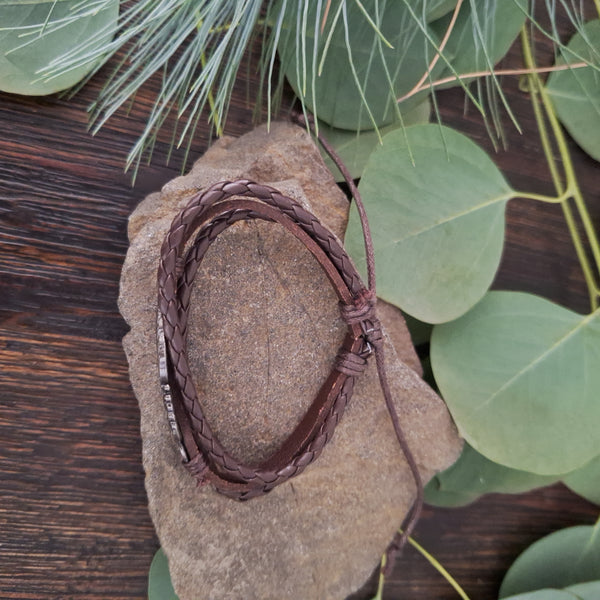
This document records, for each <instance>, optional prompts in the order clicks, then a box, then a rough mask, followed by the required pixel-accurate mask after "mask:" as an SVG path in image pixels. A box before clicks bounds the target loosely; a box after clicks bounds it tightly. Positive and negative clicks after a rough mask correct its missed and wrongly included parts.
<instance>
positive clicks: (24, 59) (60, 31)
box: [0, 0, 119, 96]
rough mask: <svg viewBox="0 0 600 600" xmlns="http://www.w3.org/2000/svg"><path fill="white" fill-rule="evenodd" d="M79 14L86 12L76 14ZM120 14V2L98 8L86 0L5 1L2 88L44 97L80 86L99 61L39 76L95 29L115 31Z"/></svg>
mask: <svg viewBox="0 0 600 600" xmlns="http://www.w3.org/2000/svg"><path fill="white" fill-rule="evenodd" d="M79 12H81V13H85V15H82V16H80V17H77V14H78V13H79ZM118 14H119V0H108V1H106V2H103V3H102V4H101V5H100V6H99V8H98V10H97V11H91V10H90V9H89V8H86V7H85V5H83V4H82V3H81V0H58V1H56V2H53V1H52V0H45V1H44V0H42V1H39V2H35V1H34V2H22V1H18V0H0V90H2V91H4V92H12V93H14V94H27V95H37V96H43V95H46V94H52V93H54V92H57V91H60V90H64V89H67V88H69V87H71V86H73V85H75V84H76V83H77V82H78V81H79V80H81V79H83V78H84V77H85V76H86V75H87V74H88V73H89V72H90V71H91V70H92V69H93V68H94V67H95V66H96V65H97V62H96V61H94V62H87V63H84V64H82V65H81V66H78V67H77V68H74V69H70V70H68V71H66V72H65V73H63V74H61V75H58V76H57V77H53V78H51V79H48V80H45V79H42V78H41V77H40V71H41V70H42V69H44V67H47V66H48V65H49V64H50V63H51V62H52V61H53V60H54V59H57V58H59V57H61V56H62V55H63V54H65V53H66V52H67V51H69V50H71V49H72V48H75V47H76V46H77V45H78V44H80V43H82V42H85V41H86V40H89V39H90V38H91V37H92V36H93V34H95V33H96V32H101V31H103V30H105V29H106V31H108V30H109V29H111V26H113V25H115V24H116V22H117V18H118ZM110 37H111V36H110V33H107V34H106V35H103V36H101V37H99V38H98V40H97V41H96V42H94V44H93V45H91V47H90V48H88V49H87V50H94V49H96V48H98V47H102V46H103V45H104V44H105V43H106V42H107V41H108V39H109V38H110Z"/></svg>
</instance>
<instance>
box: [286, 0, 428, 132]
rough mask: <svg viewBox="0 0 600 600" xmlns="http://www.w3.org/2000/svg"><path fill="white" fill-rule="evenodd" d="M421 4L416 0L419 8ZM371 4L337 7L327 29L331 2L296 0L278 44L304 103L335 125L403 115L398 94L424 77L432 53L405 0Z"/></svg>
mask: <svg viewBox="0 0 600 600" xmlns="http://www.w3.org/2000/svg"><path fill="white" fill-rule="evenodd" d="M422 3H423V0H419V1H418V2H416V3H414V4H416V5H419V6H415V10H416V11H417V12H418V11H419V10H422V7H421V5H422ZM365 5H366V6H368V7H369V9H370V10H369V11H368V14H369V15H370V16H367V14H365V12H364V11H363V10H362V6H361V5H360V4H359V3H357V2H340V3H339V4H338V5H337V7H335V5H334V6H332V9H331V11H332V13H333V14H329V15H327V20H326V21H325V29H324V31H323V32H321V31H320V29H321V25H322V23H323V19H324V17H325V6H324V4H323V3H322V2H312V3H308V4H305V3H304V2H303V1H302V0H295V1H291V2H289V3H288V5H287V9H286V12H285V17H284V23H285V29H286V35H282V37H281V38H280V40H279V44H278V50H279V56H280V60H281V66H282V69H283V71H284V73H285V75H286V77H287V79H288V81H289V82H290V84H291V85H292V87H293V89H294V92H295V93H296V95H297V96H298V97H299V98H300V99H301V100H302V102H303V104H304V105H305V106H306V107H307V108H308V109H309V110H310V111H311V112H312V113H313V114H315V115H316V116H317V117H318V118H319V119H321V120H322V121H325V122H326V123H328V124H329V125H331V126H332V127H337V128H340V129H349V130H351V131H356V130H360V129H374V128H376V127H383V126H385V125H389V124H390V123H392V122H393V121H397V120H398V119H399V117H398V108H397V105H396V102H395V98H397V97H399V96H402V95H403V94H405V93H406V92H408V91H409V90H410V89H411V88H412V86H413V85H414V84H415V83H417V81H418V80H419V78H420V77H421V75H422V74H423V73H424V72H425V71H426V70H427V66H428V63H429V61H430V60H431V56H432V53H431V50H432V48H431V46H430V45H429V42H428V39H427V35H426V33H425V32H423V31H422V30H421V29H420V28H419V27H415V23H414V20H413V18H412V17H411V13H410V11H409V10H408V9H407V7H406V6H405V4H404V3H403V2H401V1H396V2H382V3H381V4H380V3H378V2H374V1H372V0H371V1H369V2H365ZM336 9H337V10H336ZM300 12H301V18H300V16H299V15H300ZM429 35H431V36H432V37H435V36H434V34H433V32H429ZM438 70H439V69H438ZM414 101H415V100H413V103H414Z"/></svg>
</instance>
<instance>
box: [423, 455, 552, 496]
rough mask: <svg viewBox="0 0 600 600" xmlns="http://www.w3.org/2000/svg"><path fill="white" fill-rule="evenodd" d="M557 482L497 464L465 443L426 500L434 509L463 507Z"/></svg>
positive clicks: (427, 489)
mask: <svg viewBox="0 0 600 600" xmlns="http://www.w3.org/2000/svg"><path fill="white" fill-rule="evenodd" d="M559 479H560V476H558V475H554V476H553V475H550V476H549V475H536V474H535V473H528V472H526V471H519V470H517V469H511V468H509V467H505V466H503V465H499V464H498V463H495V462H493V461H491V460H489V459H487V458H486V457H485V456H483V455H482V454H480V453H479V452H477V451H476V450H475V449H474V448H472V447H471V446H469V444H465V445H464V447H463V451H462V453H461V455H460V457H459V458H458V460H457V461H456V462H455V463H454V464H453V465H452V466H451V467H449V468H448V469H446V470H445V471H442V472H441V473H438V474H437V475H436V476H435V477H433V478H432V479H431V480H430V481H429V483H428V484H427V486H426V487H425V501H426V502H427V503H428V504H433V505H434V506H464V505H465V504H469V503H470V502H473V501H475V500H477V498H480V497H481V496H483V495H484V494H490V493H501V494H520V493H522V492H527V491H529V490H532V489H534V488H537V487H542V486H545V485H550V484H552V483H555V482H556V481H558V480H559Z"/></svg>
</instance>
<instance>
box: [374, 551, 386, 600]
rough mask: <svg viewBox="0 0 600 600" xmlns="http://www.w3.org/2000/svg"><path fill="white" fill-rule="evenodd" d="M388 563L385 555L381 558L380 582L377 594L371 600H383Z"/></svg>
mask: <svg viewBox="0 0 600 600" xmlns="http://www.w3.org/2000/svg"><path fill="white" fill-rule="evenodd" d="M386 563H387V557H386V555H385V554H384V555H383V556H382V557H381V563H380V565H379V580H378V582H377V593H376V594H375V596H373V598H371V600H383V586H384V584H385V575H384V574H383V573H384V571H385V565H386Z"/></svg>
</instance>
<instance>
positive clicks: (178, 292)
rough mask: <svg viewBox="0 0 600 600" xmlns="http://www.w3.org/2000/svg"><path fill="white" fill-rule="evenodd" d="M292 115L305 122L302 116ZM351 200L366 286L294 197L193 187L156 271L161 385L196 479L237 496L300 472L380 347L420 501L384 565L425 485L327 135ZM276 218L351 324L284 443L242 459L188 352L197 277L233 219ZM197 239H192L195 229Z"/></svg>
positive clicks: (243, 186)
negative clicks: (219, 428) (208, 403)
mask: <svg viewBox="0 0 600 600" xmlns="http://www.w3.org/2000/svg"><path fill="white" fill-rule="evenodd" d="M296 121H297V122H298V123H300V124H303V125H306V121H305V120H304V118H303V117H302V116H301V115H300V116H297V117H296ZM319 139H320V141H321V143H322V144H323V146H324V148H325V149H326V150H327V151H328V152H330V154H331V156H332V158H333V160H334V161H335V162H336V163H337V164H338V167H339V168H340V171H341V172H342V174H343V175H344V177H345V178H346V182H347V184H348V186H349V188H350V190H351V192H352V195H353V197H354V199H355V202H356V206H357V209H358V212H359V215H360V218H361V223H362V227H363V235H364V239H365V248H366V257H367V270H368V281H369V286H368V287H365V286H364V284H363V283H362V281H361V279H360V276H359V275H358V273H357V271H356V269H355V267H354V265H353V263H352V261H351V260H350V259H349V257H348V255H347V254H346V252H345V251H344V249H343V247H342V246H341V245H340V243H339V242H338V240H337V238H336V237H335V236H334V235H333V234H332V233H331V232H330V231H329V230H328V229H327V228H325V227H323V225H321V223H320V222H319V221H318V220H317V219H316V217H315V216H314V215H312V214H311V213H310V212H308V211H307V210H306V209H304V208H303V207H302V206H301V205H299V204H298V203H297V202H295V201H294V200H292V199H291V198H288V197H286V196H283V195H282V194H281V193H280V192H278V191H277V190H275V189H273V188H270V187H268V186H264V185H259V184H257V183H254V182H251V181H248V180H239V181H235V182H220V183H217V184H215V185H213V186H211V187H210V188H208V189H207V190H205V191H203V192H200V193H197V194H195V195H194V196H193V197H192V198H191V199H190V201H189V203H188V204H187V206H186V207H185V208H184V209H183V210H182V211H181V212H180V213H179V214H178V215H177V216H176V217H175V219H174V220H173V222H172V224H171V227H170V229H169V231H168V233H167V235H166V237H165V240H164V242H163V245H162V248H161V254H160V262H159V269H158V305H159V314H158V349H159V371H160V383H161V388H162V391H163V399H164V403H165V407H166V410H167V417H168V421H169V425H170V428H171V431H172V433H173V435H174V437H175V439H176V442H177V445H178V447H179V450H180V452H181V455H182V458H183V462H184V464H185V465H186V467H187V469H188V471H189V472H190V473H191V474H192V475H193V476H194V477H195V478H196V480H197V481H198V483H199V484H200V485H204V484H206V483H211V484H212V485H213V486H214V487H215V489H216V490H217V491H219V492H220V493H223V494H225V495H227V496H230V497H232V498H235V499H237V500H247V499H250V498H253V497H255V496H260V495H262V494H265V493H267V492H269V491H270V490H271V489H273V488H274V487H275V486H277V485H279V484H280V483H283V482H284V481H287V480H288V479H290V478H291V477H294V476H295V475H298V474H299V473H301V472H302V471H303V470H304V469H305V468H306V467H307V466H308V465H309V464H310V463H311V462H312V461H314V460H315V459H316V458H317V457H318V456H319V455H320V453H321V451H322V450H323V448H324V446H325V445H326V444H327V442H328V441H329V440H330V439H331V437H332V436H333V433H334V430H335V427H336V425H337V424H338V423H339V421H340V419H341V417H342V414H343V412H344V409H345V407H346V404H347V403H348V401H349V399H350V397H351V395H352V390H353V387H354V381H355V379H356V377H357V376H358V375H359V374H360V373H361V372H362V371H363V370H364V368H365V367H366V364H367V358H368V356H369V355H370V354H371V353H374V354H375V360H376V365H377V371H378V374H379V381H380V385H381V388H382V391H383V394H384V398H385V402H386V406H387V409H388V411H389V413H390V417H391V420H392V423H393V426H394V430H395V432H396V436H397V438H398V442H399V444H400V447H401V449H402V451H403V453H404V455H405V457H406V460H407V462H408V464H409V467H410V469H411V472H412V474H413V477H414V478H415V482H416V486H417V500H416V502H415V504H414V505H413V508H412V510H411V513H410V514H409V516H408V517H407V520H405V523H404V525H403V530H404V533H403V534H402V536H400V537H397V538H395V540H394V542H393V543H392V545H391V546H390V549H389V550H388V561H387V563H388V566H389V565H391V563H393V555H394V553H395V552H396V551H398V550H399V549H400V548H401V547H402V546H403V544H404V543H405V541H406V538H407V536H408V535H409V534H410V532H411V531H412V530H413V528H414V525H415V523H416V520H417V518H418V515H419V512H420V509H421V505H422V498H423V486H422V482H421V479H420V475H419V472H418V469H417V466H416V461H415V459H414V457H413V455H412V453H411V452H410V449H409V447H408V444H407V442H406V439H405V436H404V434H403V432H402V428H401V426H400V423H399V419H398V415H397V413H396V410H395V408H394V405H393V402H392V399H391V392H390V389H389V384H388V381H387V375H386V371H385V361H384V358H383V335H382V332H381V325H380V323H379V320H378V318H377V316H376V313H375V304H376V297H375V262H374V252H373V244H372V241H371V236H370V231H369V226H368V221H367V218H366V212H365V209H364V206H363V204H362V201H361V199H360V194H359V193H358V190H357V189H356V186H355V185H354V182H353V180H352V178H351V177H350V175H349V173H348V171H347V169H346V168H345V166H344V165H343V164H342V163H341V161H340V160H339V157H337V155H336V154H335V153H334V152H333V151H332V150H331V148H330V147H329V145H328V144H327V142H326V141H324V140H322V139H321V138H319ZM249 219H262V220H265V221H271V222H276V223H279V224H280V225H282V226H283V227H284V228H285V229H286V230H288V231H289V232H290V233H291V234H293V235H294V236H295V237H296V238H298V239H299V240H300V241H301V242H302V243H303V244H304V246H305V247H306V248H307V249H308V250H309V251H310V252H311V253H312V254H313V256H314V257H315V258H316V260H317V261H318V262H319V264H320V266H321V268H322V269H323V270H324V272H325V274H326V275H327V277H328V278H329V281H330V282H331V285H332V286H333V288H334V290H335V291H336V293H337V295H338V298H339V300H340V310H341V316H342V319H343V320H344V321H345V323H346V324H347V327H348V329H347V334H346V337H345V340H344V342H343V344H342V347H341V348H340V350H339V352H338V354H337V356H336V357H335V360H334V365H333V369H332V371H331V373H330V374H329V376H328V377H327V379H326V380H325V382H324V383H323V384H322V386H321V389H320V391H319V393H318V394H317V396H316V398H315V399H314V400H313V402H312V404H311V405H310V407H309V409H308V410H307V412H306V414H305V415H304V417H303V418H302V420H301V421H300V423H299V424H298V425H297V426H296V428H295V429H294V431H292V433H291V434H290V435H289V436H288V438H287V439H286V440H285V441H284V442H283V444H282V445H281V446H280V448H279V449H278V450H277V451H276V452H275V453H274V454H273V455H272V456H270V457H269V458H268V459H266V460H265V461H263V462H262V463H261V464H259V465H247V464H244V463H242V462H240V461H238V460H237V459H236V458H235V457H233V456H232V455H231V454H229V453H228V452H227V451H226V449H225V448H224V447H223V446H222V444H221V443H220V441H219V440H218V438H217V436H216V435H215V434H214V432H213V431H212V429H211V427H210V424H209V423H208V422H207V420H206V418H205V416H204V412H203V410H202V404H203V402H202V392H201V391H200V390H198V389H197V388H196V385H195V383H194V381H193V378H192V374H191V370H190V367H189V364H188V360H187V351H186V346H187V324H188V315H189V303H190V296H191V290H192V286H193V282H194V277H195V274H196V272H197V269H198V267H199V265H200V263H201V261H202V260H203V258H204V256H205V254H206V252H207V250H208V248H209V247H210V245H211V244H212V243H213V241H214V240H215V239H216V238H217V237H218V235H220V234H221V233H222V232H223V231H225V229H227V228H228V227H230V226H231V225H232V224H234V223H235V222H237V221H240V220H249ZM194 234H195V238H194V240H193V241H192V242H191V243H190V240H191V239H192V236H193V235H194Z"/></svg>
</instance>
